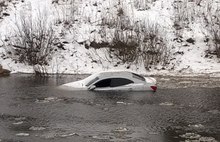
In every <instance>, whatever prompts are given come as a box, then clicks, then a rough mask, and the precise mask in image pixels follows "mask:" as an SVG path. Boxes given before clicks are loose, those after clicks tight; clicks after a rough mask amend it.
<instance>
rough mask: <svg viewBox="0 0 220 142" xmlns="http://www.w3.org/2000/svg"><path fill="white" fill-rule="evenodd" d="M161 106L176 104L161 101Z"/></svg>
mask: <svg viewBox="0 0 220 142" xmlns="http://www.w3.org/2000/svg"><path fill="white" fill-rule="evenodd" d="M160 105H161V106H173V105H174V104H173V103H171V102H164V103H160Z"/></svg>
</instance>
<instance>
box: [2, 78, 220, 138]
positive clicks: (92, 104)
mask: <svg viewBox="0 0 220 142" xmlns="http://www.w3.org/2000/svg"><path fill="white" fill-rule="evenodd" d="M85 76H86V75H81V76H62V77H61V78H56V77H50V78H37V77H34V76H32V75H18V74H17V75H16V74H15V75H11V76H10V77H3V78H0V97H1V99H0V141H1V142H49V141H51V142H108V141H117V142H121V141H126V142H127V141H128V142H179V141H183V142H184V141H189V142H191V141H194V142H195V141H196V142H197V141H198V142H199V141H207V142H216V141H220V88H219V86H218V81H219V79H215V80H210V79H193V78H192V79H189V78H188V79H187V81H186V80H183V79H182V80H181V79H180V80H178V79H169V78H162V79H161V78H158V80H159V89H158V91H157V92H156V93H152V92H89V91H67V90H60V89H58V88H57V86H58V85H60V84H63V83H67V82H70V81H74V80H78V79H80V78H84V77H85ZM192 80H193V83H192ZM202 80H203V81H202ZM204 80H205V82H204ZM181 82H182V84H181ZM201 82H203V83H201ZM216 82H217V83H216ZM178 83H179V85H178ZM208 83H209V86H205V84H208ZM212 83H213V84H215V87H213V88H210V84H212ZM163 84H164V85H163ZM172 84H173V85H172ZM183 84H184V85H183ZM195 84H196V85H195ZM181 85H183V86H181ZM169 86H170V87H169ZM200 86H202V87H200Z"/></svg>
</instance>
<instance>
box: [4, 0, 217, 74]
mask: <svg viewBox="0 0 220 142" xmlns="http://www.w3.org/2000/svg"><path fill="white" fill-rule="evenodd" d="M184 1H185V0H184ZM71 2H74V3H71ZM121 2H122V4H120V6H122V8H123V9H124V13H125V14H126V15H127V16H128V17H127V18H128V19H129V22H126V21H125V24H127V25H129V23H130V24H133V25H138V23H139V22H140V21H146V20H147V21H150V22H153V23H154V22H156V23H158V24H159V25H160V27H161V28H162V29H163V31H164V33H162V34H163V36H164V37H166V39H167V45H168V47H169V49H170V52H169V61H168V63H167V64H158V65H152V66H150V67H149V68H148V69H146V67H145V65H144V62H142V61H140V62H138V63H137V62H133V63H124V62H122V61H120V60H118V59H116V58H114V57H111V56H109V53H108V49H107V48H98V49H94V48H91V47H87V46H88V45H90V43H91V42H92V41H97V42H101V41H103V37H102V36H103V34H106V35H105V36H104V38H106V40H111V38H112V37H111V33H112V32H111V31H112V29H111V28H108V27H106V26H102V25H101V24H102V22H103V21H102V20H103V18H106V21H105V23H111V22H113V24H112V23H111V24H112V25H113V26H114V22H117V21H114V20H112V19H114V18H115V17H114V15H117V12H118V11H117V8H118V2H116V1H114V2H113V1H111V0H107V1H102V0H83V1H78V0H75V1H73V0H69V1H64V2H63V1H59V0H58V1H52V0H25V1H24V2H19V3H16V4H15V6H14V5H9V7H10V8H9V9H10V10H8V13H9V14H10V15H9V16H7V17H3V19H2V20H1V23H0V33H1V42H0V64H2V65H3V67H4V68H6V69H9V70H11V71H12V72H13V73H16V72H22V73H33V72H34V68H33V66H30V65H27V64H25V63H19V61H17V60H16V59H15V58H14V57H12V56H10V55H9V54H8V53H9V52H10V51H11V49H10V42H9V41H8V40H10V38H12V37H13V33H14V31H15V23H16V20H18V19H16V18H18V17H19V14H20V13H21V12H23V13H27V15H28V14H29V15H30V13H31V15H32V16H33V17H35V16H36V15H37V13H38V12H39V9H44V11H45V13H47V15H48V18H49V19H50V20H51V21H53V22H54V23H55V25H54V29H55V30H56V35H57V37H58V38H59V40H60V44H61V47H56V52H54V53H53V56H52V58H51V60H50V61H49V65H48V66H43V67H42V68H43V69H44V70H45V71H46V72H48V73H60V74H76V73H79V74H84V73H88V74H90V73H94V72H97V71H103V70H104V71H106V70H132V71H135V72H138V73H140V74H145V75H173V76H175V75H178V76H198V75H205V76H206V75H207V76H217V77H220V59H219V58H217V56H216V55H213V54H211V53H210V51H213V50H212V48H213V43H212V41H211V40H209V42H208V41H206V39H207V31H206V30H204V29H205V24H204V22H202V20H201V19H202V18H201V17H199V18H196V19H195V20H193V21H190V23H189V24H188V25H187V26H184V27H183V28H182V29H181V31H178V32H177V31H176V30H175V28H176V27H174V26H173V25H174V24H175V22H176V21H177V20H176V18H178V16H179V15H178V16H176V11H175V8H174V5H175V4H176V1H170V0H157V1H155V2H150V1H149V2H148V1H141V2H145V5H140V4H139V3H138V2H140V1H136V2H132V1H128V0H123V1H121ZM213 2H214V3H215V1H213ZM205 3H206V1H204V3H201V4H205ZM138 4H139V5H138ZM193 4H194V5H195V4H196V3H193V2H191V3H190V2H189V3H188V6H192V5H193ZM216 5H219V3H218V2H217V1H216ZM197 8H199V7H197ZM202 8H203V7H200V9H202ZM71 10H74V11H71ZM196 10H197V9H194V11H196ZM190 12H191V11H190ZM190 12H188V13H187V14H188V15H193V14H192V13H190ZM103 13H105V15H104V17H103ZM71 14H74V15H71ZM197 14H198V12H197ZM111 15H113V16H111ZM200 16H201V15H200ZM179 22H180V20H179Z"/></svg>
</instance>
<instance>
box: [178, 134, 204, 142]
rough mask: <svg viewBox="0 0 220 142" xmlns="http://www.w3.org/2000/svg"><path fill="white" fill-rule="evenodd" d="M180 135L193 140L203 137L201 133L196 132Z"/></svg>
mask: <svg viewBox="0 0 220 142" xmlns="http://www.w3.org/2000/svg"><path fill="white" fill-rule="evenodd" d="M180 137H182V138H186V139H191V140H193V139H199V138H201V135H199V134H195V133H186V134H183V135H180Z"/></svg>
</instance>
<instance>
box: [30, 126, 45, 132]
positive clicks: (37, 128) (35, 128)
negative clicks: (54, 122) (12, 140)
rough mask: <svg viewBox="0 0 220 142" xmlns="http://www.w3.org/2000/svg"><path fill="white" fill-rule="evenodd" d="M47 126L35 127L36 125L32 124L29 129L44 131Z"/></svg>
mask: <svg viewBox="0 0 220 142" xmlns="http://www.w3.org/2000/svg"><path fill="white" fill-rule="evenodd" d="M45 129H46V128H44V127H35V126H32V127H30V128H29V130H32V131H42V130H45Z"/></svg>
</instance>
